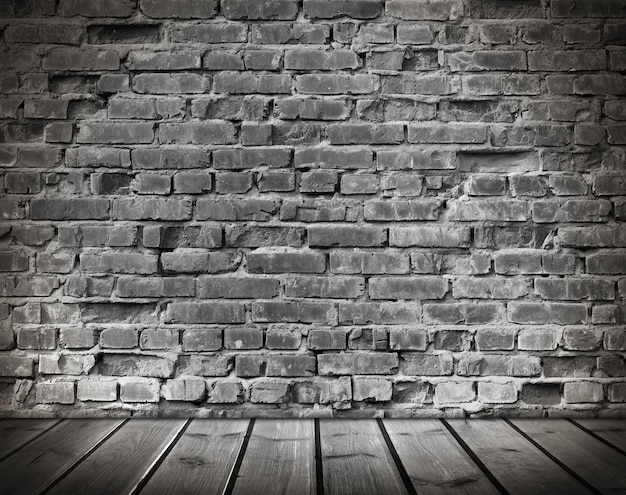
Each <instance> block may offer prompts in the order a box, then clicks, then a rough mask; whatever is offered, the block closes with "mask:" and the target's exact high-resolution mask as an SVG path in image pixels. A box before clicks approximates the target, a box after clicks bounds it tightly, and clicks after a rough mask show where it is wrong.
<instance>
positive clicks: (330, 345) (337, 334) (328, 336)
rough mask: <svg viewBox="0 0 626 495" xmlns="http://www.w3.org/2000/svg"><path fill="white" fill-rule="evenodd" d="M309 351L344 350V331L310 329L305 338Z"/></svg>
mask: <svg viewBox="0 0 626 495" xmlns="http://www.w3.org/2000/svg"><path fill="white" fill-rule="evenodd" d="M307 348H308V349H310V350H323V351H328V350H343V349H345V348H346V331H345V330H343V329H332V328H329V329H311V330H309V335H308V338H307Z"/></svg>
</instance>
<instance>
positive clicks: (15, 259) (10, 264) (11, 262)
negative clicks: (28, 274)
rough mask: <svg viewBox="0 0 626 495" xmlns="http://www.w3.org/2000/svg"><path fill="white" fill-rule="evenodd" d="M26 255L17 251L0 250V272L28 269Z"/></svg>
mask: <svg viewBox="0 0 626 495" xmlns="http://www.w3.org/2000/svg"><path fill="white" fill-rule="evenodd" d="M28 265H29V261H28V256H27V255H26V254H24V253H20V252H17V251H0V272H23V271H26V270H28Z"/></svg>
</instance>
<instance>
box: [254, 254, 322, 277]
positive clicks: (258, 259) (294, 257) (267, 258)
mask: <svg viewBox="0 0 626 495" xmlns="http://www.w3.org/2000/svg"><path fill="white" fill-rule="evenodd" d="M247 261H248V271H249V272H250V273H323V272H324V271H325V268H326V260H325V256H324V255H323V254H321V253H318V252H314V251H265V252H263V251H261V252H259V251H256V252H253V253H249V254H248V256H247Z"/></svg>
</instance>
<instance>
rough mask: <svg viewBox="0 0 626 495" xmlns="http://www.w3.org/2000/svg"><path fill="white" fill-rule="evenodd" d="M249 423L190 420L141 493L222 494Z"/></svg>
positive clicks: (166, 494) (240, 421)
mask: <svg viewBox="0 0 626 495" xmlns="http://www.w3.org/2000/svg"><path fill="white" fill-rule="evenodd" d="M249 422H250V421H249V420H213V419H196V420H194V421H192V422H191V424H190V425H189V427H188V428H187V430H186V431H185V433H184V435H183V436H182V437H181V439H180V440H179V441H178V442H177V443H176V445H175V446H174V448H173V450H172V451H171V452H170V454H169V455H168V456H167V458H166V459H165V460H164V461H163V463H162V464H161V465H160V466H159V468H158V469H157V471H156V472H155V473H154V474H153V475H152V477H151V478H150V480H149V481H148V483H147V484H146V486H145V487H144V488H143V489H142V490H141V494H142V495H144V494H150V495H158V494H163V495H170V494H189V495H190V494H204V495H213V494H219V493H222V492H223V490H224V487H225V486H226V482H227V481H228V475H229V474H230V471H231V469H232V467H233V464H234V463H235V459H236V457H237V452H238V451H239V447H240V446H241V442H242V440H243V436H244V435H245V433H246V428H247V427H248V423H249Z"/></svg>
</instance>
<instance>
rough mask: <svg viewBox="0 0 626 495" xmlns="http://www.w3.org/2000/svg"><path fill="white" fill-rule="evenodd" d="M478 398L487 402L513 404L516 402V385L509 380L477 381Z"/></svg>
mask: <svg viewBox="0 0 626 495" xmlns="http://www.w3.org/2000/svg"><path fill="white" fill-rule="evenodd" d="M478 400H479V401H481V402H486V403H488V404H489V403H491V404H513V403H515V402H517V387H516V386H515V384H513V383H510V382H508V383H496V382H478Z"/></svg>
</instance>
